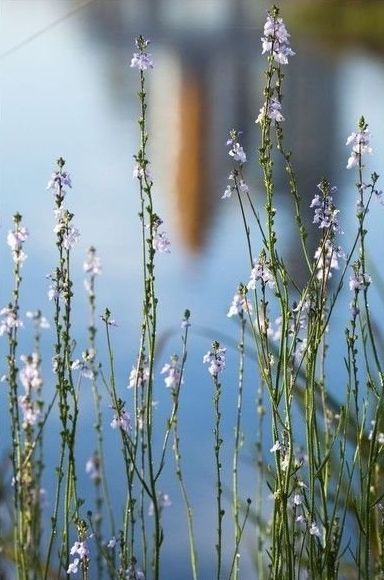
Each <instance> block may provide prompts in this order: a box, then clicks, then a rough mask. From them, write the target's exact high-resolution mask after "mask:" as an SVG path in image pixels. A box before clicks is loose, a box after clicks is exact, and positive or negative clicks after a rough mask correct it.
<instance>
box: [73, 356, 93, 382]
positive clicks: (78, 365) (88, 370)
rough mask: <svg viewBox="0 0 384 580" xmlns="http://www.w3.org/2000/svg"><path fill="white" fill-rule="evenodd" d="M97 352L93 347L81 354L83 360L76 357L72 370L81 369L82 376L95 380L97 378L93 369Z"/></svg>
mask: <svg viewBox="0 0 384 580" xmlns="http://www.w3.org/2000/svg"><path fill="white" fill-rule="evenodd" d="M95 356H96V352H95V351H94V349H93V348H91V349H89V350H86V351H85V352H83V353H82V355H81V360H80V359H76V360H74V361H73V362H72V364H71V369H72V370H74V371H75V370H79V371H80V372H81V376H83V377H84V378H85V379H90V380H93V379H94V378H95V373H94V370H93V362H94V360H95Z"/></svg>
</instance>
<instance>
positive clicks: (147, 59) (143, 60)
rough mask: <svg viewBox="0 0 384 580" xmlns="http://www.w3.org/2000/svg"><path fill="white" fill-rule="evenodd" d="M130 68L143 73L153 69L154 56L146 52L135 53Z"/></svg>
mask: <svg viewBox="0 0 384 580" xmlns="http://www.w3.org/2000/svg"><path fill="white" fill-rule="evenodd" d="M130 66H131V68H138V69H139V70H141V71H144V70H148V69H149V68H153V61H152V56H151V55H150V54H148V53H146V52H142V53H138V52H135V53H134V55H133V57H132V60H131V64H130Z"/></svg>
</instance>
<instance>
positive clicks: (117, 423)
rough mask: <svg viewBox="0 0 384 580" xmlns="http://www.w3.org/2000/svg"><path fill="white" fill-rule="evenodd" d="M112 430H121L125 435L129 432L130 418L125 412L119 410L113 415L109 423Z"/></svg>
mask: <svg viewBox="0 0 384 580" xmlns="http://www.w3.org/2000/svg"><path fill="white" fill-rule="evenodd" d="M111 427H112V429H121V430H122V431H124V432H125V433H128V432H129V431H130V430H131V416H130V414H129V413H128V412H127V411H124V409H123V410H121V411H120V412H119V413H115V414H114V416H113V419H112V421H111Z"/></svg>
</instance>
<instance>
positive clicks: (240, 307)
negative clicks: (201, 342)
mask: <svg viewBox="0 0 384 580" xmlns="http://www.w3.org/2000/svg"><path fill="white" fill-rule="evenodd" d="M252 310H253V309H252V304H250V303H249V302H248V301H247V299H246V296H245V294H244V293H243V292H241V291H237V292H235V294H234V296H233V299H232V304H231V306H230V307H229V310H228V312H227V316H228V318H231V317H232V316H236V315H240V314H243V313H244V312H246V313H249V314H252Z"/></svg>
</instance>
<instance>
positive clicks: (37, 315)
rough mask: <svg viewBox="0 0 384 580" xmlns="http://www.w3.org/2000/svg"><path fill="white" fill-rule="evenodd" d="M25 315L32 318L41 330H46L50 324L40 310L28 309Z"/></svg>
mask: <svg viewBox="0 0 384 580" xmlns="http://www.w3.org/2000/svg"><path fill="white" fill-rule="evenodd" d="M25 316H26V317H27V318H29V319H30V320H32V321H33V322H34V323H35V325H36V327H37V328H41V329H43V330H47V329H48V328H49V327H50V325H49V322H48V320H47V319H46V317H45V316H43V315H42V313H41V310H35V311H32V310H28V312H26V314H25Z"/></svg>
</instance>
